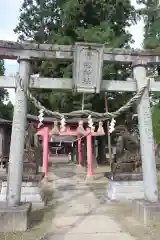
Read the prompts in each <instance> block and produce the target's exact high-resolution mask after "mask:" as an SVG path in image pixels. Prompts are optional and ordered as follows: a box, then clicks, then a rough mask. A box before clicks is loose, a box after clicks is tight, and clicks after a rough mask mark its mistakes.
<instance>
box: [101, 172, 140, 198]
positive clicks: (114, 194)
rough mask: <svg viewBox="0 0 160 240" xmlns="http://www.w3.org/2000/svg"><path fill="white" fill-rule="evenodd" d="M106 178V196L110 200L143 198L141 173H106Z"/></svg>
mask: <svg viewBox="0 0 160 240" xmlns="http://www.w3.org/2000/svg"><path fill="white" fill-rule="evenodd" d="M105 176H106V177H107V179H108V183H107V188H106V198H107V199H108V200H110V201H115V202H119V201H128V200H134V199H144V186H143V180H142V175H141V174H127V173H126V174H116V176H113V174H112V173H106V174H105Z"/></svg>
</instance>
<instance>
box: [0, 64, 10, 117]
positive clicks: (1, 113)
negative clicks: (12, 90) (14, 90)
mask: <svg viewBox="0 0 160 240" xmlns="http://www.w3.org/2000/svg"><path fill="white" fill-rule="evenodd" d="M4 72H5V68H4V61H3V60H0V76H3V75H4ZM8 97H9V95H8V92H7V90H6V89H4V88H1V89H0V118H4V119H9V120H11V119H12V113H13V105H12V103H11V102H8V103H7V104H4V101H7V100H8V99H9V98H8Z"/></svg>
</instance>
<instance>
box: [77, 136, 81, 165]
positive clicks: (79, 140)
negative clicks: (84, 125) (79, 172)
mask: <svg viewBox="0 0 160 240" xmlns="http://www.w3.org/2000/svg"><path fill="white" fill-rule="evenodd" d="M81 164H82V142H81V137H80V136H78V166H79V167H81V166H82V165H81Z"/></svg>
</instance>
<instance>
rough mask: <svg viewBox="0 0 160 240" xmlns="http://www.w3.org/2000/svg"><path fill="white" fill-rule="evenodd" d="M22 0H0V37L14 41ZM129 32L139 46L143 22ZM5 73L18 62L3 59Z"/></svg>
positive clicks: (15, 66)
mask: <svg viewBox="0 0 160 240" xmlns="http://www.w3.org/2000/svg"><path fill="white" fill-rule="evenodd" d="M22 2H23V0H0V39H1V40H9V41H16V39H17V36H16V35H15V34H14V32H13V29H14V28H15V26H16V25H17V22H18V17H19V9H20V7H21V4H22ZM131 3H132V4H133V5H134V6H135V7H137V4H136V0H131ZM129 30H130V32H131V33H132V34H133V38H134V40H135V43H134V45H133V47H135V48H141V46H142V41H143V22H142V21H141V22H139V23H138V24H137V25H136V26H132V27H131V28H130V29H129ZM5 68H6V75H8V74H14V73H15V72H17V71H18V64H17V62H16V61H13V60H6V61H5ZM8 91H9V95H10V100H11V101H12V103H13V104H14V96H15V93H14V90H12V89H9V90H8Z"/></svg>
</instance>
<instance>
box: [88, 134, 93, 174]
mask: <svg viewBox="0 0 160 240" xmlns="http://www.w3.org/2000/svg"><path fill="white" fill-rule="evenodd" d="M89 132H90V130H88V133H89ZM87 163H88V174H87V176H88V177H91V176H93V171H92V135H91V134H90V133H89V134H87Z"/></svg>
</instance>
